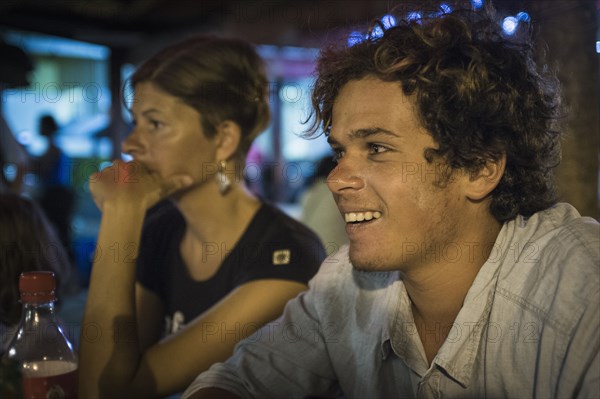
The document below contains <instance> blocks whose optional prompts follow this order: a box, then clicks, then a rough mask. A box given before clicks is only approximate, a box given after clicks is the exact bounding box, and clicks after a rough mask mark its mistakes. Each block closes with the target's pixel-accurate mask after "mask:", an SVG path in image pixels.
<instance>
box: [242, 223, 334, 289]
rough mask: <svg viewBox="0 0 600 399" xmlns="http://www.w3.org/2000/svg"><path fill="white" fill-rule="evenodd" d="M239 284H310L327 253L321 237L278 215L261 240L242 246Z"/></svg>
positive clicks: (245, 243)
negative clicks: (266, 281) (262, 281)
mask: <svg viewBox="0 0 600 399" xmlns="http://www.w3.org/2000/svg"><path fill="white" fill-rule="evenodd" d="M241 247H242V251H241V252H238V255H240V254H241V258H242V259H241V264H243V265H244V268H243V270H242V273H240V276H239V280H238V284H243V283H246V282H249V281H253V280H260V279H282V280H292V281H297V282H300V283H303V284H308V282H309V280H310V279H311V278H312V277H313V276H314V275H315V274H316V273H317V271H318V270H319V266H320V265H321V263H322V262H323V260H324V259H325V256H326V253H325V249H324V248H323V244H322V243H321V240H320V239H319V237H318V236H317V235H316V234H315V233H314V232H313V231H312V230H310V229H308V228H307V227H306V226H304V225H302V224H300V223H299V222H296V221H294V220H291V219H290V218H288V217H287V216H282V215H277V214H276V215H275V217H274V218H273V220H271V221H270V226H269V228H268V229H267V230H266V231H265V232H264V236H263V237H260V240H258V241H256V242H254V243H252V242H244V243H241Z"/></svg>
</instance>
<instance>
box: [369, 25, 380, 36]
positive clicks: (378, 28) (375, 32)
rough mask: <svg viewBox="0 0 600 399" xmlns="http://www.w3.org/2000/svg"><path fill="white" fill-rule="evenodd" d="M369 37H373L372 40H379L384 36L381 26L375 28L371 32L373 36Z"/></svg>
mask: <svg viewBox="0 0 600 399" xmlns="http://www.w3.org/2000/svg"><path fill="white" fill-rule="evenodd" d="M369 36H370V37H371V39H379V38H380V37H382V36H383V29H381V26H380V25H379V24H377V25H375V26H374V27H373V30H372V31H371V34H370V35H369Z"/></svg>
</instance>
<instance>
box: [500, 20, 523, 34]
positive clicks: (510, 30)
mask: <svg viewBox="0 0 600 399" xmlns="http://www.w3.org/2000/svg"><path fill="white" fill-rule="evenodd" d="M518 25H519V20H518V19H516V18H515V17H512V16H511V17H506V18H504V20H503V21H502V30H503V31H504V33H506V34H507V35H512V34H514V33H515V31H516V30H517V26H518Z"/></svg>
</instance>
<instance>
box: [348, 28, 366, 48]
mask: <svg viewBox="0 0 600 399" xmlns="http://www.w3.org/2000/svg"><path fill="white" fill-rule="evenodd" d="M363 40H364V37H363V35H362V33H360V32H358V31H354V32H352V33H350V35H349V36H348V47H352V46H354V45H355V44H358V43H360V42H362V41H363Z"/></svg>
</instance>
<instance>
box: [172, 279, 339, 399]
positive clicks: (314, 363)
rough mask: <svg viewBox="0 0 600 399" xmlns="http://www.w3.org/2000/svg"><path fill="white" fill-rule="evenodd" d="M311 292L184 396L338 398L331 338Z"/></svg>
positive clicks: (290, 304)
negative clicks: (209, 391)
mask: <svg viewBox="0 0 600 399" xmlns="http://www.w3.org/2000/svg"><path fill="white" fill-rule="evenodd" d="M317 285H318V275H317V277H315V279H313V280H312V281H311V284H310V286H311V289H310V290H309V291H306V292H305V293H302V294H300V295H299V296H298V297H297V298H295V299H294V300H292V301H290V302H288V304H287V306H286V308H285V310H284V313H283V315H282V316H281V317H280V318H279V319H277V320H275V321H274V322H271V323H269V324H267V325H265V326H264V327H263V328H261V329H260V330H258V331H257V332H256V333H255V334H253V335H252V336H250V337H248V338H246V339H245V340H243V341H242V342H240V343H239V344H238V346H237V347H236V349H235V351H234V354H233V356H232V357H231V358H230V359H229V360H227V361H226V362H225V363H217V364H215V365H213V366H212V367H211V368H210V369H209V370H208V371H206V372H204V373H202V374H201V375H200V376H198V377H197V379H196V380H195V381H194V382H193V383H192V385H191V386H190V387H189V388H188V389H187V390H186V391H185V393H184V395H183V398H189V397H190V396H191V395H192V394H194V393H195V392H197V391H198V390H200V389H202V388H207V387H217V388H221V389H225V390H227V391H229V392H232V393H235V394H236V395H238V396H240V397H242V398H303V397H306V396H310V395H314V396H329V397H333V396H336V395H337V394H339V392H340V391H339V385H338V382H337V378H336V375H335V372H334V370H333V366H332V364H331V361H330V359H329V355H328V351H327V345H328V343H329V341H330V340H332V337H330V336H328V335H327V334H325V333H324V332H323V329H322V328H321V325H320V321H319V317H318V315H317V311H316V308H315V306H314V301H317V300H318V298H317V296H318V289H317V287H316V286H317Z"/></svg>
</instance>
